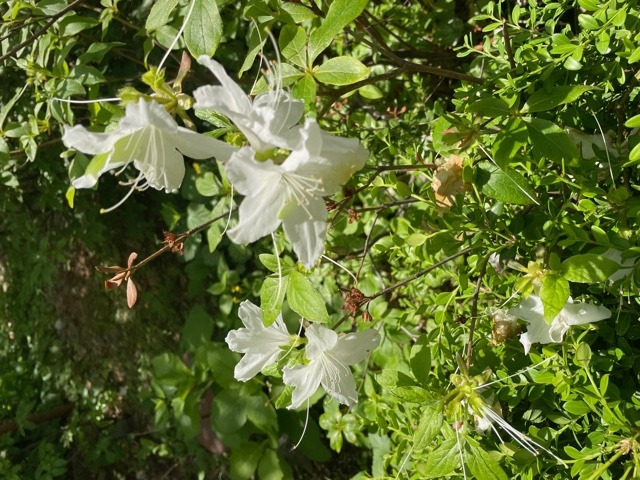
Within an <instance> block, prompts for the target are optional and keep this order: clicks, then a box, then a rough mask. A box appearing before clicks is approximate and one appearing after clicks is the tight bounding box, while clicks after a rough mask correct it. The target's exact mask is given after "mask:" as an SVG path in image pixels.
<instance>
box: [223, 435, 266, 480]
mask: <svg viewBox="0 0 640 480" xmlns="http://www.w3.org/2000/svg"><path fill="white" fill-rule="evenodd" d="M264 445H265V443H264V442H262V443H256V442H251V441H246V442H243V443H239V444H238V446H237V447H234V448H233V449H231V456H230V458H229V461H230V464H231V478H252V477H253V474H254V473H255V471H256V470H257V469H258V462H259V461H260V458H261V457H262V452H263V450H264Z"/></svg>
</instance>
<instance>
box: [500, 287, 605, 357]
mask: <svg viewBox="0 0 640 480" xmlns="http://www.w3.org/2000/svg"><path fill="white" fill-rule="evenodd" d="M508 313H509V314H510V315H515V316H516V317H518V318H520V319H522V320H524V321H526V322H527V323H528V326H527V331H526V332H525V333H523V334H521V335H520V343H522V345H524V353H529V350H530V349H531V345H532V344H534V343H559V342H561V341H562V339H563V338H564V334H565V333H566V332H567V330H569V327H570V326H571V325H581V324H584V323H592V322H599V321H600V320H604V319H606V318H609V317H610V316H611V310H609V309H608V308H606V307H601V306H599V305H594V304H593V303H573V299H572V298H571V297H569V300H568V301H567V304H566V305H565V306H564V308H563V309H562V310H561V311H560V313H558V315H556V317H555V318H554V319H553V321H552V322H551V325H547V322H545V321H544V308H543V306H542V300H541V299H540V297H538V296H537V295H533V294H532V295H529V298H527V299H525V300H523V301H522V302H520V304H519V305H517V306H516V307H513V308H510V309H509V311H508Z"/></svg>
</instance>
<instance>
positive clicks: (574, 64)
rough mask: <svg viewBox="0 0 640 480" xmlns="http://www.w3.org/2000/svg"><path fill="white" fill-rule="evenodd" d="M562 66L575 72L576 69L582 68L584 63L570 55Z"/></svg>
mask: <svg viewBox="0 0 640 480" xmlns="http://www.w3.org/2000/svg"><path fill="white" fill-rule="evenodd" d="M574 51H575V49H574ZM562 66H563V67H564V68H566V69H567V70H569V71H572V72H575V71H577V70H580V69H581V68H582V64H581V63H580V62H579V61H578V60H576V59H575V58H573V57H568V58H567V59H566V60H565V61H564V63H563V64H562Z"/></svg>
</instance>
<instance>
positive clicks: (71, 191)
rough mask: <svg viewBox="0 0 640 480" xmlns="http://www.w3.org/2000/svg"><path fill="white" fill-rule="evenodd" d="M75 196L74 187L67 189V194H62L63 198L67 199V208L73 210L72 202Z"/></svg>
mask: <svg viewBox="0 0 640 480" xmlns="http://www.w3.org/2000/svg"><path fill="white" fill-rule="evenodd" d="M75 196H76V189H75V188H74V187H69V188H67V192H66V193H65V194H64V198H66V199H67V204H68V205H69V208H73V201H74V199H75Z"/></svg>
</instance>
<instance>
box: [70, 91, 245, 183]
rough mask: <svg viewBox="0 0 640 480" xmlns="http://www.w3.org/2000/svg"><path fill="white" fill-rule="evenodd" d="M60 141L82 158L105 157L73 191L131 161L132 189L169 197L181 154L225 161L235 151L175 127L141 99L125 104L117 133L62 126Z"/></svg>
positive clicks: (157, 107)
mask: <svg viewBox="0 0 640 480" xmlns="http://www.w3.org/2000/svg"><path fill="white" fill-rule="evenodd" d="M62 141H63V142H64V144H65V145H66V146H67V147H69V148H75V149H76V150H78V151H80V152H83V153H87V154H90V155H99V154H104V155H99V156H98V157H96V158H95V159H94V161H93V162H91V163H90V164H89V166H88V167H87V171H86V173H85V174H84V175H83V176H81V177H78V178H76V179H75V180H73V182H72V184H73V186H74V187H75V188H91V187H93V186H94V185H95V184H96V183H97V182H98V177H99V176H100V175H102V174H103V173H104V172H106V171H108V170H113V169H115V168H119V167H123V166H125V165H127V164H129V163H131V162H133V165H134V166H135V168H137V169H138V170H139V171H140V175H139V176H138V178H137V179H136V180H135V182H134V184H135V185H134V186H138V185H139V186H140V187H145V186H146V185H148V186H150V187H153V188H155V189H157V190H160V189H164V190H165V191H167V192H172V191H175V190H177V189H178V187H180V184H181V183H182V179H183V178H184V172H185V168H184V160H183V157H182V155H187V156H188V157H191V158H197V159H202V158H209V157H216V158H218V159H219V160H226V159H228V158H229V156H231V154H232V153H233V152H234V151H235V150H236V149H235V148H234V147H232V146H231V145H228V144H226V143H224V142H221V141H220V140H216V139H214V138H211V137H207V136H205V135H201V134H199V133H196V132H193V131H191V130H189V129H187V128H184V127H180V126H178V124H177V123H176V121H175V120H174V119H173V117H171V115H169V113H168V112H167V111H166V110H165V109H164V108H163V107H162V105H160V104H159V103H157V102H155V101H149V102H148V101H145V100H144V99H142V98H141V99H140V100H138V102H137V103H129V104H127V107H126V113H125V116H124V117H123V118H122V119H121V120H120V122H119V123H118V128H117V129H115V130H113V131H111V132H104V133H95V132H90V131H88V130H87V129H86V128H84V127H83V126H81V125H76V126H74V127H68V126H65V132H64V135H63V137H62ZM143 180H144V181H145V182H146V183H142V182H143ZM141 183H142V185H140V184H141Z"/></svg>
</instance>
